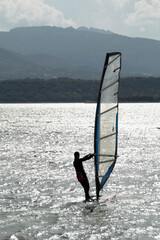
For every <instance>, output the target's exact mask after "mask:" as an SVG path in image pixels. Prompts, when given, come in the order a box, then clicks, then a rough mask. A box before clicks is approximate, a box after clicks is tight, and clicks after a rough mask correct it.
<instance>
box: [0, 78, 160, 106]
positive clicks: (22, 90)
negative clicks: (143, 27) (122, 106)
mask: <svg viewBox="0 0 160 240" xmlns="http://www.w3.org/2000/svg"><path fill="white" fill-rule="evenodd" d="M98 90H99V81H97V80H80V79H70V78H57V79H50V80H43V79H18V80H0V103H96V101H97V96H98ZM119 100H120V103H136V102H137V103H139V102H142V103H143V102H144V103H147V102H148V103H150V102H160V78H153V77H152V78H142V77H130V78H122V79H121V80H120V92H119Z"/></svg>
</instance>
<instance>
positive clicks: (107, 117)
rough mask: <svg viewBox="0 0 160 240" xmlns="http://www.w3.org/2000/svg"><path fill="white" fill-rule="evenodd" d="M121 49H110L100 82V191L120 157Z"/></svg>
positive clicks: (96, 147)
mask: <svg viewBox="0 0 160 240" xmlns="http://www.w3.org/2000/svg"><path fill="white" fill-rule="evenodd" d="M120 69H121V53H120V52H112V53H107V55H106V59H105V63H104V68H103V72H102V79H101V83H100V89H99V95H98V102H97V110H96V119H95V138H94V151H95V154H96V155H95V179H96V195H97V200H98V198H99V192H100V190H101V189H102V188H103V186H104V184H105V183H106V181H107V180H108V178H109V176H110V174H111V172H112V170H113V168H114V165H115V163H116V159H117V140H118V92H119V79H120Z"/></svg>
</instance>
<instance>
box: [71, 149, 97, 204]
mask: <svg viewBox="0 0 160 240" xmlns="http://www.w3.org/2000/svg"><path fill="white" fill-rule="evenodd" d="M93 156H94V154H88V155H86V156H85V157H83V158H80V154H79V152H75V153H74V162H73V165H74V167H75V170H76V174H77V179H78V181H79V182H80V184H81V185H82V186H83V188H84V192H85V200H86V201H92V199H91V197H90V195H89V188H90V187H89V182H88V178H87V175H86V173H85V170H84V168H83V162H84V161H86V160H89V159H91V158H92V157H93Z"/></svg>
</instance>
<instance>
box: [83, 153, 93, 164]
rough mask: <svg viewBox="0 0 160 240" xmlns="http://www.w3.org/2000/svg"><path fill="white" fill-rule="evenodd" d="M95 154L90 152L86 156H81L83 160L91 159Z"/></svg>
mask: <svg viewBox="0 0 160 240" xmlns="http://www.w3.org/2000/svg"><path fill="white" fill-rule="evenodd" d="M93 156H94V154H91V153H89V154H88V155H86V156H85V157H83V158H81V160H82V162H83V161H86V160H89V159H91V158H92V157H93Z"/></svg>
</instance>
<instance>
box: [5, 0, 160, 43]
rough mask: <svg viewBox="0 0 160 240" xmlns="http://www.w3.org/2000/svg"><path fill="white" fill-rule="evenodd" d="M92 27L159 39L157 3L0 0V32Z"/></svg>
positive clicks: (133, 0)
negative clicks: (48, 27)
mask: <svg viewBox="0 0 160 240" xmlns="http://www.w3.org/2000/svg"><path fill="white" fill-rule="evenodd" d="M28 26H57V27H64V28H65V27H70V26H72V27H74V28H78V27H80V26H85V27H88V28H90V27H93V28H98V29H104V30H109V31H112V32H114V33H118V34H121V35H125V36H129V37H144V38H151V39H156V40H160V0H0V31H9V30H10V29H12V28H15V27H28Z"/></svg>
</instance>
